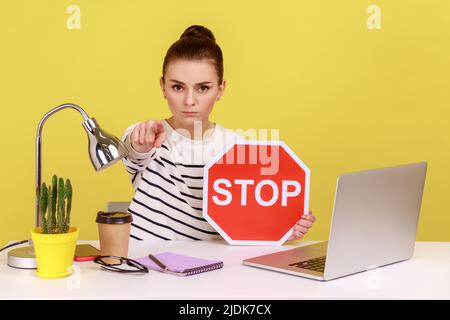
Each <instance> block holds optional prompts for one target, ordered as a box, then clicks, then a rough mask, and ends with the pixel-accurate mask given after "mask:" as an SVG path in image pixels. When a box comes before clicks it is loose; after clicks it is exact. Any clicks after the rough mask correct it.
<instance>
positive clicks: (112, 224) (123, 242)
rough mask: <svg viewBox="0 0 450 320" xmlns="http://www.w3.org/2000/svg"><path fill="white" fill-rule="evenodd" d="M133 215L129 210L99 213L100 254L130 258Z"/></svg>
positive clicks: (97, 220)
mask: <svg viewBox="0 0 450 320" xmlns="http://www.w3.org/2000/svg"><path fill="white" fill-rule="evenodd" d="M132 221H133V217H132V216H131V214H130V213H129V212H103V211H99V212H98V213H97V219H96V222H97V223H98V234H99V238H100V254H101V255H102V256H118V257H124V258H128V244H129V240H130V228H131V222H132Z"/></svg>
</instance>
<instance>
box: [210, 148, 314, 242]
mask: <svg viewBox="0 0 450 320" xmlns="http://www.w3.org/2000/svg"><path fill="white" fill-rule="evenodd" d="M309 180H310V171H309V168H308V167H307V166H306V165H305V164H304V163H303V162H302V161H301V160H300V159H299V158H298V157H297V156H296V155H295V154H294V152H293V151H292V150H291V149H290V148H289V147H288V146H287V145H286V144H285V143H283V142H282V141H239V142H237V143H235V144H233V145H231V146H229V147H228V148H227V149H226V150H225V151H224V152H222V153H221V154H219V155H217V156H216V157H215V158H214V159H213V160H212V161H211V162H210V163H208V164H207V165H206V166H205V169H204V181H203V191H204V193H203V216H204V218H205V219H206V220H207V221H208V222H209V223H210V224H211V225H212V226H213V227H214V228H215V229H216V230H217V232H219V233H220V235H221V236H222V237H223V238H224V239H225V240H227V242H228V243H229V244H242V245H248V244H255V245H263V244H270V245H281V244H283V242H285V241H286V240H287V239H288V238H289V237H290V235H291V234H292V232H293V227H294V225H295V223H296V222H297V221H298V220H299V219H300V217H301V216H302V214H308V207H309V183H310V182H309Z"/></svg>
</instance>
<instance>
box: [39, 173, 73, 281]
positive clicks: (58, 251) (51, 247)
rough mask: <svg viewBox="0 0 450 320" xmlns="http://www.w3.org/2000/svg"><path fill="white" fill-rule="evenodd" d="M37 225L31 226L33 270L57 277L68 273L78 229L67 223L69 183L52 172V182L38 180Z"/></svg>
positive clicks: (68, 216) (70, 187) (70, 205)
mask: <svg viewBox="0 0 450 320" xmlns="http://www.w3.org/2000/svg"><path fill="white" fill-rule="evenodd" d="M38 199H39V201H38V202H39V227H37V228H33V229H32V230H31V238H32V240H33V243H34V249H35V253H36V262H37V271H36V274H37V275H38V276H40V277H43V278H60V277H65V276H68V275H70V274H71V273H72V264H73V257H74V255H75V248H76V242H77V239H78V234H79V230H78V229H77V228H75V227H70V213H71V209H72V185H71V183H70V180H69V179H67V180H66V182H65V183H64V179H63V178H61V177H60V178H59V179H58V177H57V176H56V175H53V177H52V186H49V187H48V188H47V185H46V184H45V183H43V184H42V186H41V188H40V194H39V198H38Z"/></svg>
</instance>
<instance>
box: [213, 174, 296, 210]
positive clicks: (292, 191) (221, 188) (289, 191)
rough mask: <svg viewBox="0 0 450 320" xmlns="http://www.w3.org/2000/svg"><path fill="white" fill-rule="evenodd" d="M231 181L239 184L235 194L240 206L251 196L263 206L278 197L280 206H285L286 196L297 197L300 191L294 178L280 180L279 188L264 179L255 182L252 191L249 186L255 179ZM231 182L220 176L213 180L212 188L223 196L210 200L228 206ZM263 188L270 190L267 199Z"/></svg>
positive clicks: (231, 199)
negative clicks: (238, 190) (238, 197)
mask: <svg viewBox="0 0 450 320" xmlns="http://www.w3.org/2000/svg"><path fill="white" fill-rule="evenodd" d="M233 183H234V185H235V186H239V188H240V192H238V193H237V194H239V195H240V199H239V200H238V201H240V205H241V206H246V205H247V199H248V198H249V197H252V196H253V199H254V200H255V201H256V202H257V203H258V204H259V205H261V206H263V207H269V206H273V205H274V204H276V203H278V200H279V199H280V198H281V206H282V207H286V206H287V205H288V198H293V197H297V196H299V195H300V193H301V191H302V186H301V184H300V182H298V181H296V180H282V181H281V188H280V187H279V185H278V184H277V183H276V182H275V181H273V180H269V179H264V180H261V181H259V182H258V183H256V186H255V187H254V188H253V192H251V191H250V189H251V188H250V187H249V186H254V185H255V180H252V179H234V181H233ZM233 183H232V182H231V181H230V180H228V179H225V178H220V179H217V180H215V181H214V183H213V190H214V191H215V192H216V193H218V194H220V195H222V196H223V197H219V196H218V195H214V196H212V201H213V202H214V203H215V204H216V205H218V206H228V205H229V204H231V203H232V201H233V193H232V192H231V191H230V189H232V188H233V187H234V186H233ZM264 188H266V189H269V190H271V196H270V197H269V198H268V199H263V196H262V193H263V189H264Z"/></svg>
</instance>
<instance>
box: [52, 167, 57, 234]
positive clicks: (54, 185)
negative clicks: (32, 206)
mask: <svg viewBox="0 0 450 320" xmlns="http://www.w3.org/2000/svg"><path fill="white" fill-rule="evenodd" d="M57 181H58V177H57V176H56V175H53V177H52V220H51V229H52V230H54V229H55V228H56V199H57V196H58V186H57Z"/></svg>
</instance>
